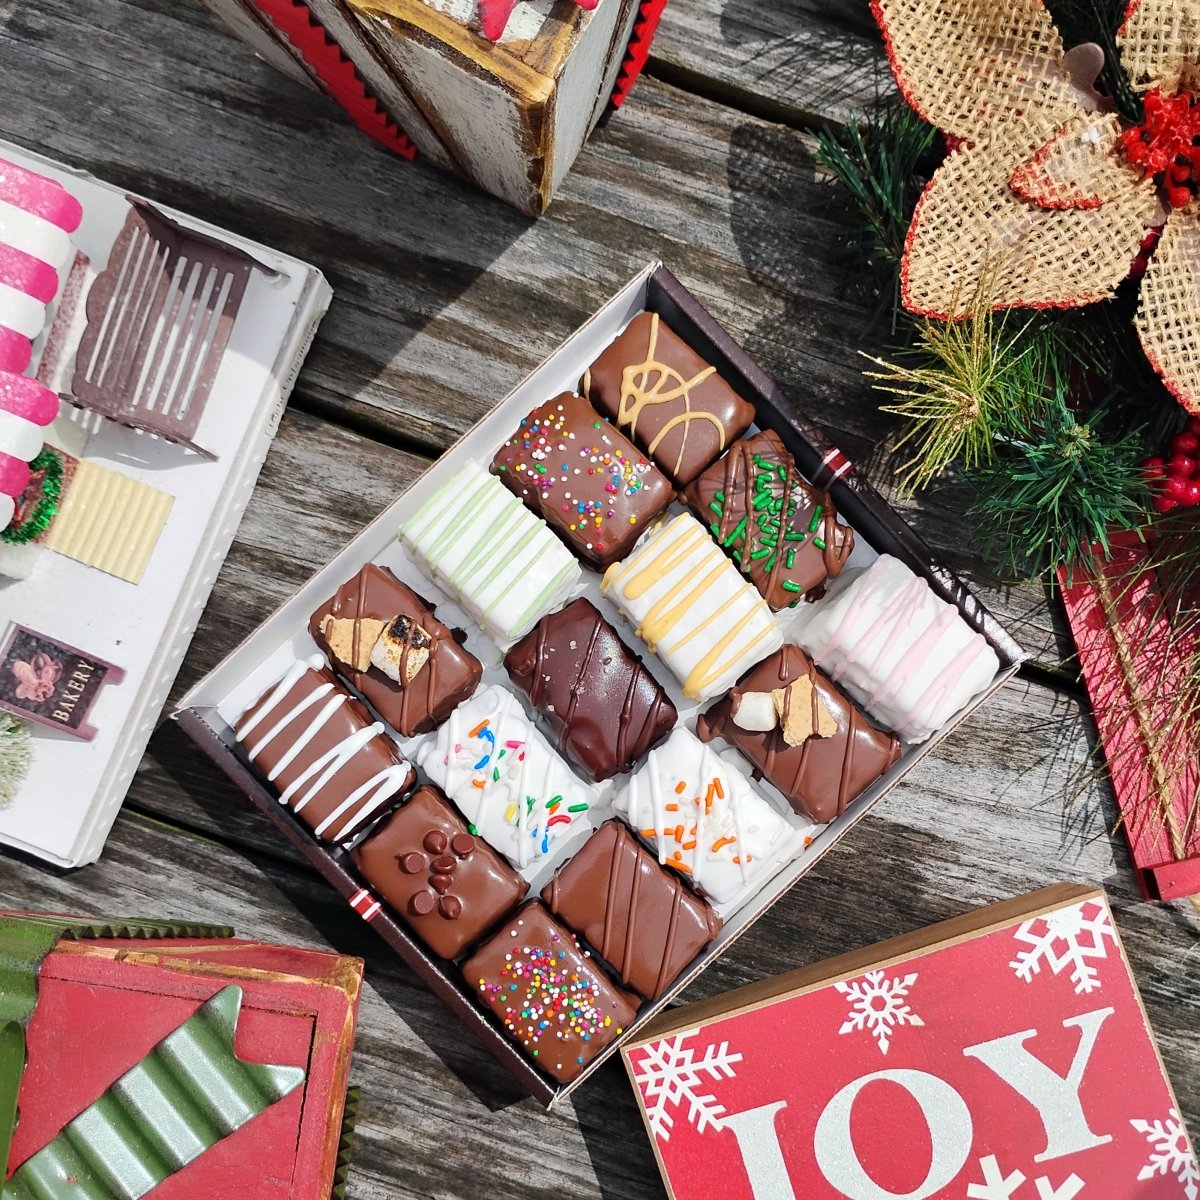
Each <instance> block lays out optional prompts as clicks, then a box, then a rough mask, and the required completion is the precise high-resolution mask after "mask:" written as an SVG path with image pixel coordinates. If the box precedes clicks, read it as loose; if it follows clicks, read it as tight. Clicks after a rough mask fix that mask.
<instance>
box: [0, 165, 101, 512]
mask: <svg viewBox="0 0 1200 1200" xmlns="http://www.w3.org/2000/svg"><path fill="white" fill-rule="evenodd" d="M82 219H83V208H82V206H81V205H80V203H79V201H78V200H77V199H76V198H75V197H74V196H72V195H71V193H70V192H68V191H67V190H66V188H64V187H63V186H62V184H60V183H58V182H57V181H56V180H53V179H48V178H46V177H45V176H44V175H39V174H38V173H37V172H36V171H31V170H29V169H28V168H26V167H21V166H18V165H17V164H16V163H13V162H9V161H7V160H6V159H0V529H5V528H7V526H8V524H9V522H10V521H11V520H12V518H13V513H14V512H15V511H16V497H18V496H19V495H20V494H21V492H22V491H24V490H25V487H26V485H27V484H28V482H29V464H30V463H31V462H32V461H33V460H34V459H35V458H36V457H37V456H38V454H39V453H40V452H41V449H42V431H43V429H44V428H45V427H46V426H47V425H49V424H50V422H51V421H53V420H54V418H55V417H56V416H57V415H58V397H57V396H56V395H55V394H54V393H53V392H52V391H50V389H49V388H47V387H44V386H43V385H42V384H40V383H38V381H37V380H36V379H30V378H28V377H27V376H25V375H24V374H22V372H24V371H25V370H27V369H28V367H29V363H30V361H31V358H32V353H33V339H34V338H36V337H37V336H38V335H39V334H40V333H41V332H42V330H43V328H44V327H45V324H46V305H47V304H49V303H50V302H51V301H52V300H53V299H54V296H55V294H56V293H57V291H58V272H59V270H60V269H61V268H62V267H64V266H65V265H66V264H67V262H68V261H69V260H70V258H71V254H72V246H71V239H70V236H69V235H70V234H71V233H73V232H74V231H75V230H76V229H78V228H79V223H80V221H81V220H82Z"/></svg>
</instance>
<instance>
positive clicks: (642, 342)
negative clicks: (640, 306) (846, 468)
mask: <svg viewBox="0 0 1200 1200" xmlns="http://www.w3.org/2000/svg"><path fill="white" fill-rule="evenodd" d="M583 391H584V393H585V394H586V395H587V396H588V398H589V399H590V400H591V401H592V403H593V404H595V405H596V407H597V408H599V409H600V410H601V412H603V413H604V414H605V415H606V416H607V417H608V418H609V420H610V421H612V422H613V423H614V424H615V425H616V427H617V428H618V429H619V430H620V431H621V432H622V433H624V434H626V435H627V436H628V437H630V438H632V439H633V440H634V441H635V442H636V443H637V444H638V445H639V446H640V447H641V448H642V449H643V450H645V451H646V453H647V454H649V455H650V457H651V458H653V459H654V461H655V462H656V463H658V465H659V466H660V467H661V468H662V470H663V471H665V472H666V474H667V475H668V476H669V477H670V478H671V480H672V481H673V482H674V483H675V485H676V487H685V486H686V485H687V484H689V483H691V482H692V480H693V479H695V478H696V476H697V475H699V474H700V472H701V471H703V470H704V468H705V467H707V466H708V465H709V464H710V463H712V462H713V461H715V460H716V458H717V457H718V456H719V455H721V454H723V453H724V452H725V450H726V449H727V448H728V447H729V446H731V445H732V444H733V443H734V442H735V441H736V440H737V439H738V438H740V437H741V436H742V434H743V433H745V432H746V430H747V429H749V428H750V425H751V423H752V422H753V420H754V406H753V405H752V404H749V403H748V402H747V401H745V400H743V399H742V398H741V396H739V395H738V394H737V392H735V391H734V390H733V388H731V387H730V386H729V384H728V383H726V382H725V380H724V379H722V378H721V376H720V375H719V374H717V369H716V367H714V366H712V365H711V364H709V363H707V362H705V361H704V359H703V358H701V357H700V355H699V354H697V353H696V352H695V351H694V350H693V349H692V348H691V346H689V345H688V344H687V343H686V342H685V341H684V340H683V339H682V338H681V337H679V335H678V334H676V333H675V332H674V331H673V330H672V329H670V328H669V327H668V325H667V323H666V322H665V321H663V320H662V318H661V317H660V316H659V315H658V313H651V312H644V313H641V314H639V315H638V316H636V317H634V319H633V320H632V321H631V322H630V323H629V326H628V327H627V328H626V330H625V332H624V333H622V334H621V336H620V337H618V338H617V339H616V340H615V341H614V342H613V343H612V345H611V346H609V347H608V349H607V350H605V351H604V353H603V354H601V355H600V357H599V358H598V359H596V361H595V362H594V363H592V365H591V367H590V368H589V369H588V372H587V374H586V375H585V376H584V378H583Z"/></svg>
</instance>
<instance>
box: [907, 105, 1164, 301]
mask: <svg viewBox="0 0 1200 1200" xmlns="http://www.w3.org/2000/svg"><path fill="white" fill-rule="evenodd" d="M1050 132H1051V131H1050V130H1047V129H1045V128H1042V129H1040V130H1030V129H1028V128H1025V129H1023V130H1022V129H1021V128H1019V127H1018V128H1013V127H1010V128H1009V129H1008V130H1007V131H1006V133H1005V134H1003V135H1001V136H999V137H997V138H996V139H994V140H993V141H990V142H984V143H981V144H979V145H977V146H975V147H967V148H964V149H961V150H958V151H956V152H955V153H953V154H951V155H950V156H949V157H948V158H947V159H946V161H945V162H944V163H943V164H942V165H941V167H939V168H938V171H937V173H936V174H935V175H934V177H933V179H932V180H931V181H930V183H929V186H928V187H927V188H926V189H925V192H924V194H923V195H922V197H921V199H920V201H919V202H918V204H917V209H916V212H915V213H914V214H913V220H912V224H911V225H910V226H909V230H908V242H907V245H906V247H905V254H904V262H903V264H902V270H901V287H902V294H903V299H904V304H905V307H907V308H908V309H910V310H911V311H913V312H916V313H921V314H923V315H925V316H930V317H941V318H945V317H962V316H967V315H969V314H970V313H971V312H972V311H973V310H974V308H975V307H976V305H977V304H978V303H979V301H980V299H981V298H982V299H985V300H986V302H988V303H990V304H991V306H992V307H995V308H1070V307H1074V306H1076V305H1080V304H1092V303H1094V302H1096V301H1098V300H1103V299H1105V298H1106V297H1107V296H1110V295H1111V294H1112V292H1113V289H1114V288H1115V287H1116V286H1117V284H1119V283H1120V282H1121V280H1122V279H1124V278H1125V277H1126V275H1128V274H1129V268H1130V264H1131V263H1132V261H1133V259H1134V256H1135V255H1136V254H1137V250H1138V245H1139V243H1140V242H1141V239H1142V236H1143V234H1144V232H1145V227H1146V224H1147V222H1148V221H1149V219H1150V217H1151V215H1152V214H1153V212H1154V209H1155V196H1154V192H1153V190H1152V189H1146V188H1130V189H1129V190H1128V191H1127V192H1125V193H1124V194H1122V195H1121V196H1119V197H1117V198H1116V199H1114V200H1110V201H1108V202H1107V203H1105V204H1102V205H1101V206H1100V207H1098V208H1057V209H1049V208H1041V207H1039V206H1037V205H1034V204H1030V203H1028V202H1027V201H1025V200H1022V199H1021V198H1020V197H1019V196H1018V195H1017V194H1016V193H1015V192H1014V191H1013V190H1012V188H1011V187H1010V186H1009V179H1010V176H1011V175H1012V164H1013V163H1015V162H1020V161H1022V160H1023V159H1024V158H1026V157H1028V155H1029V154H1030V152H1031V151H1032V150H1033V148H1034V147H1035V146H1037V145H1039V144H1041V143H1043V142H1045V141H1046V140H1047V138H1048V135H1049V133H1050Z"/></svg>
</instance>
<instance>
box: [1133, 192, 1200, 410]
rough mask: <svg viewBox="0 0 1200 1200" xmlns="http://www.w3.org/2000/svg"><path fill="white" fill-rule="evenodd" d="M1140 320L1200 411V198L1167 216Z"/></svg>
mask: <svg viewBox="0 0 1200 1200" xmlns="http://www.w3.org/2000/svg"><path fill="white" fill-rule="evenodd" d="M1134 323H1135V324H1136V325H1137V331H1138V335H1139V336H1140V337H1141V339H1142V346H1143V347H1144V349H1145V351H1146V357H1147V358H1148V359H1149V360H1150V362H1151V364H1152V365H1153V367H1154V369H1155V370H1156V371H1157V372H1158V373H1159V374H1160V375H1161V376H1162V378H1163V382H1164V383H1165V384H1166V385H1167V387H1168V389H1170V392H1171V394H1172V395H1173V396H1174V397H1175V399H1176V400H1178V401H1179V403H1180V404H1182V405H1183V406H1184V408H1186V409H1187V410H1188V411H1189V412H1193V413H1200V202H1193V203H1192V204H1191V205H1190V206H1189V207H1187V208H1185V209H1178V210H1176V211H1175V212H1173V213H1172V214H1171V215H1170V217H1168V218H1167V224H1166V227H1165V228H1164V229H1163V233H1162V238H1161V239H1160V240H1159V243H1158V249H1157V250H1156V251H1155V252H1154V257H1153V258H1152V259H1151V260H1150V265H1149V266H1148V267H1147V268H1146V276H1145V278H1144V279H1143V280H1142V299H1141V304H1140V305H1139V306H1138V311H1137V316H1136V317H1135V318H1134Z"/></svg>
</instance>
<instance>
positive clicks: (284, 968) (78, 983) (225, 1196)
mask: <svg viewBox="0 0 1200 1200" xmlns="http://www.w3.org/2000/svg"><path fill="white" fill-rule="evenodd" d="M361 982H362V963H361V961H360V960H358V959H354V958H348V957H344V956H339V955H333V954H323V953H319V952H316V951H309V950H298V949H291V948H286V947H279V946H270V945H265V944H262V943H257V942H246V941H237V940H200V941H188V940H179V941H176V940H170V941H151V942H141V941H138V942H133V941H117V940H98V941H94V942H67V943H64V944H62V945H61V946H59V948H58V949H56V950H55V951H53V952H52V953H51V954H50V955H49V957H48V958H47V959H46V961H45V963H44V964H43V968H42V973H41V979H40V988H39V999H38V1006H37V1010H36V1012H35V1013H34V1017H33V1020H32V1022H31V1023H30V1027H29V1033H28V1051H29V1062H28V1066H27V1067H26V1071H25V1076H24V1079H23V1081H22V1086H21V1098H20V1107H21V1121H20V1124H19V1125H18V1127H17V1132H16V1137H15V1139H14V1142H13V1150H12V1155H11V1157H10V1163H9V1165H10V1169H15V1167H17V1166H18V1165H20V1163H22V1162H24V1161H25V1159H27V1158H28V1157H30V1155H32V1154H33V1153H35V1152H36V1151H37V1150H39V1149H40V1148H41V1147H42V1146H43V1145H45V1144H46V1143H47V1142H48V1141H50V1140H51V1138H53V1137H54V1136H55V1134H57V1133H58V1131H59V1129H60V1128H61V1127H62V1126H63V1125H64V1124H66V1123H67V1122H68V1121H69V1120H71V1119H72V1118H73V1117H74V1116H76V1115H77V1114H78V1113H79V1112H80V1111H82V1109H84V1108H85V1107H87V1105H89V1104H91V1103H92V1102H93V1101H94V1100H95V1099H96V1098H97V1097H98V1096H100V1095H101V1094H102V1093H103V1092H104V1091H105V1090H106V1089H107V1088H108V1087H109V1086H110V1085H111V1084H112V1083H113V1082H114V1081H115V1080H116V1079H118V1078H119V1077H120V1076H121V1075H122V1074H124V1072H125V1071H127V1070H128V1069H129V1068H130V1067H131V1066H133V1064H134V1063H136V1062H137V1061H138V1060H139V1059H141V1058H142V1057H143V1056H144V1055H145V1054H146V1053H147V1052H148V1051H149V1050H151V1049H152V1048H153V1047H154V1046H155V1045H156V1044H157V1043H158V1042H159V1041H161V1040H162V1039H163V1038H164V1037H165V1036H166V1035H167V1034H168V1033H170V1032H171V1031H172V1030H173V1029H175V1028H177V1027H178V1026H179V1025H181V1024H182V1023H183V1022H184V1021H186V1020H187V1019H188V1018H189V1017H190V1016H192V1015H193V1013H194V1012H195V1011H196V1009H197V1008H198V1007H199V1006H200V1005H201V1004H202V1003H204V1002H205V1001H206V1000H209V999H211V998H212V997H213V996H215V995H216V994H217V992H219V991H220V990H221V989H222V988H224V987H226V986H228V985H229V984H231V983H236V984H238V985H239V986H240V987H241V988H242V989H243V993H244V996H243V1002H242V1014H241V1018H240V1021H239V1023H238V1029H237V1034H236V1037H235V1040H234V1048H235V1049H236V1051H237V1053H238V1055H239V1056H240V1057H243V1058H246V1059H249V1060H252V1061H258V1062H271V1063H277V1064H284V1065H288V1066H302V1067H304V1068H305V1069H306V1070H307V1071H308V1077H307V1079H306V1081H305V1085H304V1087H303V1089H298V1090H297V1091H295V1092H293V1093H292V1094H291V1095H289V1096H286V1097H284V1099H283V1100H281V1101H279V1102H278V1103H277V1104H275V1105H273V1106H272V1107H271V1108H269V1109H267V1110H266V1111H265V1112H264V1113H262V1114H261V1115H260V1116H258V1117H256V1118H255V1119H254V1120H252V1121H250V1122H249V1123H248V1124H246V1125H244V1126H243V1127H242V1128H241V1129H239V1130H237V1131H236V1132H235V1133H233V1134H232V1135H231V1136H230V1137H228V1138H226V1139H224V1140H223V1141H222V1142H219V1143H218V1144H217V1145H216V1146H214V1147H213V1148H212V1149H211V1150H209V1151H207V1152H206V1153H205V1154H203V1155H202V1156H201V1157H200V1158H198V1159H197V1160H196V1161H195V1162H194V1163H192V1164H191V1165H189V1166H188V1167H186V1168H185V1169H184V1170H183V1171H181V1172H180V1173H179V1174H178V1175H176V1176H174V1177H173V1178H171V1179H169V1180H167V1181H166V1182H165V1183H163V1184H162V1185H160V1186H159V1187H158V1188H156V1189H155V1192H154V1197H155V1200H234V1198H235V1197H236V1198H239V1200H240V1198H242V1197H250V1196H253V1197H254V1198H255V1200H328V1196H329V1192H330V1189H331V1186H332V1181H333V1172H334V1167H335V1164H336V1158H337V1148H338V1141H339V1138H340V1134H341V1120H342V1111H343V1106H344V1103H345V1094H346V1086H347V1083H348V1077H349V1069H350V1056H351V1050H352V1047H353V1040H354V1025H355V1018H356V1015H357V1010H358V996H359V990H360V987H361Z"/></svg>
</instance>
